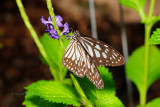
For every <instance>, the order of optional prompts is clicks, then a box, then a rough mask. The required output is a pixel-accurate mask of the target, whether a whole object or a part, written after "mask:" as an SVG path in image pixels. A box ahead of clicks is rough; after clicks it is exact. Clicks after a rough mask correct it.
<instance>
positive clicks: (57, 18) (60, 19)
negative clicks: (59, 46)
mask: <svg viewBox="0 0 160 107" xmlns="http://www.w3.org/2000/svg"><path fill="white" fill-rule="evenodd" d="M55 17H56V22H57V25H58V27H63V24H62V21H63V19H62V17H61V16H60V15H56V16H55Z"/></svg>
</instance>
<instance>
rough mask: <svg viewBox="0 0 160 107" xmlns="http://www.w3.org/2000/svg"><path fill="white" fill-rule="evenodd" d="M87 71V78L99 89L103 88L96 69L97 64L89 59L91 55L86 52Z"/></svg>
mask: <svg viewBox="0 0 160 107" xmlns="http://www.w3.org/2000/svg"><path fill="white" fill-rule="evenodd" d="M86 68H87V72H86V76H87V77H88V79H89V80H90V81H91V82H92V83H93V84H94V85H95V86H96V87H97V88H99V89H102V88H104V83H103V80H102V77H101V75H100V73H99V71H98V69H97V66H96V65H95V63H94V62H93V60H92V59H91V57H90V56H89V55H88V54H87V67H86Z"/></svg>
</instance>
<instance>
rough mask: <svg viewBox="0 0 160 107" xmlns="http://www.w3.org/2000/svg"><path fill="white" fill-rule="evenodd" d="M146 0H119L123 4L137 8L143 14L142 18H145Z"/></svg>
mask: <svg viewBox="0 0 160 107" xmlns="http://www.w3.org/2000/svg"><path fill="white" fill-rule="evenodd" d="M145 2H146V0H119V3H120V4H121V5H124V6H126V7H130V8H132V9H134V10H136V11H137V12H138V13H139V15H140V16H141V18H142V20H143V19H144V18H145V12H144V5H145Z"/></svg>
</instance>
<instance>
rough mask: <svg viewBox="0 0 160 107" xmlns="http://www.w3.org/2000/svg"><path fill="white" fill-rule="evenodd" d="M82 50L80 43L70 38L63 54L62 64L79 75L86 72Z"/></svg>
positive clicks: (81, 75) (82, 75)
mask: <svg viewBox="0 0 160 107" xmlns="http://www.w3.org/2000/svg"><path fill="white" fill-rule="evenodd" d="M84 52H85V51H84V50H83V47H81V44H80V43H76V42H75V41H73V40H71V42H70V43H69V45H68V47H67V49H66V51H65V53H64V55H63V62H62V63H63V65H64V66H65V67H66V68H68V69H69V70H70V71H72V72H73V73H74V74H75V75H77V76H79V77H84V75H85V72H86V70H85V66H84V65H85V59H86V58H85V53H84Z"/></svg>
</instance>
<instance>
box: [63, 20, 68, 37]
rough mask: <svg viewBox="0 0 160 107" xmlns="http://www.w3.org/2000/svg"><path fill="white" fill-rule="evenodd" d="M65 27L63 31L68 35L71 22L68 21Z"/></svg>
mask: <svg viewBox="0 0 160 107" xmlns="http://www.w3.org/2000/svg"><path fill="white" fill-rule="evenodd" d="M63 27H64V28H63V31H62V33H63V34H65V35H66V34H67V33H69V24H68V23H67V22H66V23H65V24H64V26H63Z"/></svg>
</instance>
